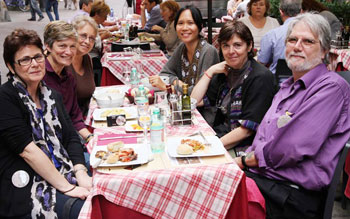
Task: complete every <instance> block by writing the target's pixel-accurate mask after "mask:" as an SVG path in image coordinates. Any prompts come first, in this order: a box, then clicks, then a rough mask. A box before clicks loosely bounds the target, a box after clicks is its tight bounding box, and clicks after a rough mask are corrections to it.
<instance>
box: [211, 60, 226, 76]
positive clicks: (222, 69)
mask: <svg viewBox="0 0 350 219" xmlns="http://www.w3.org/2000/svg"><path fill="white" fill-rule="evenodd" d="M206 73H207V74H208V75H209V76H210V77H213V76H214V75H215V74H220V73H224V74H225V75H227V73H228V71H227V63H226V61H223V62H220V63H218V64H215V65H212V66H211V67H210V68H209V69H208V70H207V71H206Z"/></svg>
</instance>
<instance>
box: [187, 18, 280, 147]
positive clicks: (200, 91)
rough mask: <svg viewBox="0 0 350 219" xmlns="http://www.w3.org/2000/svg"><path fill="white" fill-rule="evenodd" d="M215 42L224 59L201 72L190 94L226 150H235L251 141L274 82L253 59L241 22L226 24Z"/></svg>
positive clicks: (249, 38)
mask: <svg viewBox="0 0 350 219" xmlns="http://www.w3.org/2000/svg"><path fill="white" fill-rule="evenodd" d="M218 41H219V44H220V53H221V54H222V55H223V57H224V59H225V61H223V62H220V63H218V64H216V65H213V66H211V67H210V68H209V69H208V70H207V71H206V72H205V73H204V74H203V76H202V77H201V79H200V80H199V82H198V83H197V84H196V86H195V87H194V88H193V91H192V94H191V97H193V98H195V99H197V102H198V103H199V106H204V109H203V115H205V118H206V119H207V121H208V122H209V123H210V124H211V125H212V127H213V128H214V130H215V131H216V134H217V135H218V136H219V137H220V140H221V142H222V143H223V145H224V146H225V147H226V149H231V148H233V147H235V151H236V153H237V152H238V151H241V150H245V147H244V146H249V145H250V144H251V143H252V141H253V139H254V136H255V132H256V129H257V128H258V126H259V123H260V122H261V120H262V118H263V117H264V115H265V113H266V111H267V110H268V108H269V107H270V105H271V102H272V98H273V96H274V94H275V91H276V89H275V82H274V77H273V74H272V73H271V72H270V71H269V70H268V69H267V68H266V67H265V66H263V65H261V64H259V63H258V62H256V61H255V59H254V58H253V49H254V41H253V36H252V33H251V32H250V30H249V28H248V27H247V26H246V25H244V24H243V23H242V22H240V21H230V22H227V23H225V25H224V26H223V27H222V28H221V30H220V33H219V36H218ZM197 106H198V105H197ZM212 112H215V113H212Z"/></svg>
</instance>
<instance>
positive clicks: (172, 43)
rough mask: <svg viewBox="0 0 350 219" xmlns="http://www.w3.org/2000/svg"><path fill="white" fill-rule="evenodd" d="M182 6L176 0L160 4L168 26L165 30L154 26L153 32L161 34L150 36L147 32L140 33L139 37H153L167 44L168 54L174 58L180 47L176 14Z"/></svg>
mask: <svg viewBox="0 0 350 219" xmlns="http://www.w3.org/2000/svg"><path fill="white" fill-rule="evenodd" d="M179 9H180V6H179V4H178V3H177V2H176V1H174V0H168V1H165V2H162V3H161V4H160V13H161V14H162V17H163V19H164V21H165V22H167V25H166V27H165V28H162V27H161V26H158V25H154V26H153V27H152V31H156V32H159V34H150V33H146V32H142V33H139V35H145V36H146V37H153V38H154V39H155V40H156V41H158V42H159V41H161V42H163V43H164V44H165V47H166V51H167V54H168V55H169V56H172V54H173V53H174V50H175V49H176V47H177V46H178V45H179V43H180V40H179V38H178V37H177V34H176V30H175V25H174V20H175V16H176V13H177V12H178V11H179Z"/></svg>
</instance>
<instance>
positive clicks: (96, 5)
mask: <svg viewBox="0 0 350 219" xmlns="http://www.w3.org/2000/svg"><path fill="white" fill-rule="evenodd" d="M110 12H111V10H110V8H109V6H108V5H107V4H106V3H105V2H104V1H97V0H95V1H94V2H93V3H92V5H91V11H90V17H92V18H93V19H94V20H95V22H96V23H97V25H99V27H100V28H99V29H98V34H97V37H96V40H95V44H94V47H93V48H92V50H91V51H90V52H89V55H90V57H91V59H92V63H93V68H94V75H95V84H96V85H97V86H99V85H100V78H101V75H102V64H101V58H102V40H104V39H107V38H109V37H111V36H112V33H111V31H117V30H118V28H117V26H114V27H112V28H105V27H102V26H101V25H102V24H103V23H104V22H105V21H106V19H107V16H108V14H109V13H110Z"/></svg>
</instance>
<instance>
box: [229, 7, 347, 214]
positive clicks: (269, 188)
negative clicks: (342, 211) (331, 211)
mask: <svg viewBox="0 0 350 219" xmlns="http://www.w3.org/2000/svg"><path fill="white" fill-rule="evenodd" d="M286 36H287V38H286V54H285V56H286V61H287V64H288V67H289V68H290V69H291V70H292V72H293V76H292V77H290V78H289V79H287V80H286V81H284V82H283V83H282V85H281V88H280V90H279V91H278V93H277V94H276V95H275V97H274V99H273V101H272V104H271V107H270V109H269V110H268V111H267V113H266V114H265V116H264V119H263V120H262V122H261V123H260V126H259V129H258V130H257V133H256V136H255V138H254V141H253V144H252V146H251V147H249V148H248V149H247V155H244V156H241V157H237V158H235V161H236V163H237V164H238V165H239V166H240V167H241V168H245V169H248V168H249V170H248V171H245V172H246V175H247V176H248V177H251V178H253V179H254V180H255V182H256V184H257V186H258V187H259V189H260V191H261V193H262V195H263V196H264V198H265V203H266V214H267V215H266V218H322V214H323V211H324V201H325V196H326V192H325V190H326V189H327V188H328V186H329V184H330V183H331V180H332V177H333V175H334V170H335V166H336V164H337V163H338V160H339V155H340V152H341V151H342V149H343V147H344V145H345V143H346V142H347V141H348V140H349V137H350V117H349V115H350V105H349V104H350V102H349V101H350V87H349V84H348V83H347V81H345V80H344V79H343V78H342V77H341V76H339V75H338V74H337V73H336V72H332V71H329V70H328V69H327V66H326V65H325V64H324V62H326V58H327V54H328V53H329V50H330V42H331V33H330V26H329V23H328V22H327V21H326V20H325V19H324V18H323V17H322V16H321V15H318V14H310V13H305V14H300V15H298V16H297V17H296V18H295V19H294V20H292V21H291V23H290V24H289V27H288V31H287V35H286ZM325 118H327V119H325Z"/></svg>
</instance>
